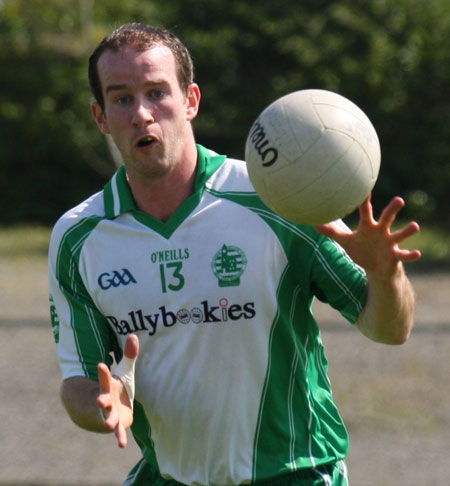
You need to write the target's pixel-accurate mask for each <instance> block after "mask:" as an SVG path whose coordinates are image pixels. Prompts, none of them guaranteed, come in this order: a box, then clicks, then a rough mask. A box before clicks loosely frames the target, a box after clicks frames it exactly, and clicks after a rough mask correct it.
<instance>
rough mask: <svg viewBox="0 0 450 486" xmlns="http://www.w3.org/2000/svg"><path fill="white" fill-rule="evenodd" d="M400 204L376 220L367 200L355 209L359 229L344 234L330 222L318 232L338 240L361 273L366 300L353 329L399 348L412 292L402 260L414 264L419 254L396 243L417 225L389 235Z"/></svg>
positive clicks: (390, 206)
mask: <svg viewBox="0 0 450 486" xmlns="http://www.w3.org/2000/svg"><path fill="white" fill-rule="evenodd" d="M404 204H405V203H404V201H403V200H402V199H401V198H398V197H397V198H394V199H393V200H392V201H391V202H390V203H389V204H388V206H386V208H385V209H384V210H383V212H382V214H381V216H380V219H379V221H378V222H377V221H375V220H374V218H373V212H372V205H371V203H370V197H369V198H367V199H366V201H364V203H363V204H362V205H361V207H360V209H359V213H360V222H359V226H358V229H357V231H354V232H353V233H345V232H344V231H341V230H340V229H338V228H337V227H335V226H334V225H333V224H331V223H330V224H326V225H323V226H318V227H317V228H316V229H317V230H318V231H320V232H321V233H322V234H324V235H325V236H328V237H330V238H333V239H334V240H336V241H337V242H338V243H339V244H340V245H341V246H342V247H343V248H344V249H345V250H346V251H347V253H348V254H349V255H350V257H351V258H352V259H353V260H354V261H355V262H356V263H357V264H359V265H360V266H361V267H363V268H364V269H365V271H366V274H367V279H368V297H367V303H366V305H365V307H364V309H363V310H362V312H361V314H360V315H359V318H358V320H357V322H356V326H357V327H358V329H359V330H360V331H361V332H362V333H363V334H364V335H365V336H367V337H369V338H370V339H372V340H373V341H377V342H382V343H385V344H402V343H403V342H405V341H406V340H407V339H408V336H409V333H410V332H411V329H412V327H413V317H414V309H415V303H414V293H413V291H412V287H411V285H410V283H409V281H408V279H407V277H406V275H405V271H404V268H403V262H408V261H409V262H411V261H415V260H418V259H419V258H420V252H419V251H418V250H413V251H409V250H402V249H400V248H399V247H398V244H399V243H401V242H402V241H404V240H406V239H407V238H408V237H410V236H412V235H413V234H415V233H416V232H417V231H419V226H418V225H417V223H410V224H408V225H407V226H406V227H404V228H402V229H400V230H398V231H395V232H393V233H391V227H392V224H393V223H394V221H395V218H396V217H397V214H398V212H399V211H400V210H401V209H402V207H403V206H404Z"/></svg>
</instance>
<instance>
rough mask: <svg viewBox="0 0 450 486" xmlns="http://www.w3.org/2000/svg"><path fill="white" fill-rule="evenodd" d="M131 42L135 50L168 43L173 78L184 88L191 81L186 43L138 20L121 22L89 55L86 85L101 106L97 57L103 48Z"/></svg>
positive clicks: (144, 49) (127, 44)
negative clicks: (174, 74)
mask: <svg viewBox="0 0 450 486" xmlns="http://www.w3.org/2000/svg"><path fill="white" fill-rule="evenodd" d="M126 46H132V47H134V48H135V49H136V50H138V51H146V50H147V49H151V48H153V47H156V46H166V47H168V48H169V49H170V50H171V52H172V54H173V55H174V57H175V63H176V70H177V78H178V82H179V83H180V87H181V89H182V90H183V91H184V92H185V93H187V89H188V87H189V85H190V84H192V83H193V81H194V66H193V62H192V58H191V55H190V53H189V51H188V49H187V48H186V46H185V45H184V44H183V43H182V42H181V41H180V39H178V37H177V36H175V35H174V34H173V33H172V32H170V31H168V30H166V29H164V28H162V27H154V26H152V25H147V24H143V23H139V22H133V23H130V24H125V25H122V26H121V27H119V28H118V29H116V30H114V32H112V33H111V34H110V35H108V36H107V37H105V38H104V39H103V40H102V41H101V42H100V44H99V45H98V46H97V48H96V49H95V50H94V52H93V53H92V55H91V57H90V58H89V85H90V87H91V91H92V94H93V95H94V98H95V100H96V101H97V102H98V103H99V105H100V106H101V107H102V109H104V107H105V101H104V99H103V92H102V86H101V83H100V78H99V75H98V60H99V58H100V56H101V55H102V54H103V53H104V52H105V51H106V50H108V49H109V50H112V51H114V52H118V51H120V49H122V48H123V47H126Z"/></svg>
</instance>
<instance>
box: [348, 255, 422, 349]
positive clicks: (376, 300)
mask: <svg viewBox="0 0 450 486" xmlns="http://www.w3.org/2000/svg"><path fill="white" fill-rule="evenodd" d="M367 278H368V297H367V303H366V305H365V307H364V309H363V310H362V312H361V314H360V316H359V318H358V321H357V322H356V326H357V327H358V328H359V329H360V331H361V332H362V333H363V334H364V335H365V336H367V337H368V338H370V339H372V340H373V341H377V342H380V343H384V344H403V343H404V342H405V341H406V340H407V339H408V337H409V334H410V332H411V329H412V327H413V324H414V310H415V299H414V292H413V289H412V287H411V284H410V282H409V280H408V279H407V277H406V275H405V272H404V268H403V265H402V264H401V263H400V262H399V264H398V267H397V271H396V272H395V273H394V274H393V275H392V276H390V277H389V278H380V277H379V276H378V275H372V274H370V273H368V275H367Z"/></svg>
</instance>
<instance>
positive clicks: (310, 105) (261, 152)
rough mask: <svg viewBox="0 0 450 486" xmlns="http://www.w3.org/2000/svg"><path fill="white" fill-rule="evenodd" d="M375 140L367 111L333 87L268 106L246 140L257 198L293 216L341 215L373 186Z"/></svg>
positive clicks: (318, 219) (309, 220) (317, 220)
mask: <svg viewBox="0 0 450 486" xmlns="http://www.w3.org/2000/svg"><path fill="white" fill-rule="evenodd" d="M380 159H381V151H380V143H379V140H378V136H377V133H376V131H375V128H374V127H373V125H372V123H371V122H370V120H369V118H368V117H367V115H366V114H365V113H364V112H363V111H362V110H361V109H360V108H359V107H358V106H356V105H355V104H354V103H353V102H352V101H350V100H348V99H347V98H345V97H344V96H341V95H339V94H337V93H334V92H331V91H325V90H317V89H307V90H301V91H296V92H293V93H290V94H287V95H285V96H283V97H281V98H279V99H277V100H276V101H274V102H273V103H271V104H270V105H269V106H268V107H267V108H265V109H264V110H263V111H262V112H261V114H260V115H259V116H258V118H257V119H256V121H255V122H254V123H253V125H252V127H251V129H250V132H249V134H248V137H247V141H246V145H245V160H246V162H247V166H248V172H249V176H250V180H251V182H252V184H253V186H254V188H255V190H256V192H257V193H258V195H259V196H260V198H261V199H262V201H263V202H264V203H265V204H266V205H267V206H269V208H271V209H272V210H274V211H275V212H276V213H278V214H279V215H281V216H283V217H284V218H286V219H289V220H291V221H294V222H296V223H302V224H307V225H320V224H324V223H328V222H331V221H334V220H336V219H340V218H344V217H345V216H347V215H348V214H350V213H351V212H353V211H354V210H355V209H356V208H357V207H358V206H359V205H360V204H361V203H362V202H363V201H364V200H365V199H366V197H367V196H368V195H369V193H370V192H371V191H372V189H373V187H374V185H375V182H376V180H377V177H378V172H379V168H380Z"/></svg>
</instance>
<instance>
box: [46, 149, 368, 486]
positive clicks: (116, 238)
mask: <svg viewBox="0 0 450 486" xmlns="http://www.w3.org/2000/svg"><path fill="white" fill-rule="evenodd" d="M198 153H199V155H198V169H197V175H196V182H195V190H194V193H193V194H192V195H191V197H190V198H189V199H188V200H186V201H185V202H184V204H183V205H182V206H181V207H180V208H178V210H177V211H176V212H175V213H174V214H173V216H172V217H171V218H170V219H169V220H168V221H167V222H165V223H164V222H161V221H159V220H157V219H155V218H153V217H152V216H150V215H148V214H146V213H143V212H141V211H139V210H138V209H137V208H136V205H135V203H134V200H133V197H132V194H131V190H130V188H129V185H128V182H127V177H126V171H125V168H124V167H121V168H120V169H119V170H118V171H117V172H116V174H115V175H114V176H113V177H112V179H111V180H110V181H109V182H108V184H107V185H106V186H105V188H104V189H103V191H101V192H99V193H97V194H95V195H94V196H92V197H91V198H89V199H88V200H86V201H85V202H83V203H82V204H80V205H79V206H77V207H76V208H74V209H72V210H70V211H69V212H68V213H66V214H65V215H64V216H63V217H62V218H61V219H60V220H59V221H58V222H57V224H56V225H55V228H54V231H53V234H52V238H51V244H50V258H49V261H50V264H49V266H50V271H49V281H50V293H51V314H52V322H53V327H54V335H55V340H56V343H57V353H58V357H59V362H60V366H61V371H62V375H63V378H69V377H72V376H79V375H81V376H86V377H89V378H92V379H97V363H98V362H100V361H103V362H106V363H107V364H109V365H111V364H112V362H113V356H114V357H115V359H116V360H120V358H121V355H122V349H123V347H124V344H125V341H126V338H127V336H128V335H129V334H130V333H135V334H136V335H138V337H139V341H140V352H139V356H138V359H137V363H136V396H135V405H134V424H133V426H132V431H133V434H134V437H135V439H136V441H137V443H138V444H139V446H140V447H141V449H142V452H143V455H144V457H145V458H146V460H147V462H149V463H150V464H151V465H152V466H153V467H154V468H155V470H157V471H159V473H160V474H161V475H162V476H163V477H165V478H173V479H175V480H176V481H179V482H180V483H182V484H186V485H220V486H223V485H238V484H243V483H244V484H245V483H249V482H251V481H255V480H260V479H265V478H272V477H276V476H277V475H281V474H286V473H288V472H291V471H297V470H299V469H303V468H312V467H315V466H316V465H322V464H328V463H331V462H334V461H337V460H340V459H342V458H344V457H345V456H346V454H347V452H348V436H347V432H346V429H345V426H344V424H343V421H342V419H341V417H340V415H339V412H338V410H337V408H336V406H335V404H334V402H333V398H332V391H331V386H330V382H329V379H328V376H327V370H328V364H327V360H326V357H325V354H324V350H323V345H322V340H321V336H320V331H319V328H318V325H317V323H316V321H315V319H314V317H313V315H312V311H311V307H312V304H313V301H314V298H315V297H318V298H319V299H321V300H322V301H325V302H329V303H330V304H331V305H332V306H333V307H335V308H336V309H338V310H339V311H340V312H341V313H342V314H343V315H344V316H345V317H346V318H347V319H348V320H349V321H350V322H355V321H356V319H357V317H358V315H359V313H360V311H361V309H362V307H363V306H364V304H365V299H366V287H367V281H366V277H365V275H364V272H363V270H362V269H361V268H360V267H358V266H357V265H355V264H354V263H353V262H352V261H351V260H350V258H349V257H348V256H347V255H346V253H345V252H344V251H343V249H342V248H340V247H339V246H338V245H337V244H336V243H335V242H333V241H332V240H330V239H328V238H326V237H324V236H323V235H321V234H319V233H318V232H316V231H315V230H314V229H313V228H312V227H309V226H302V225H298V224H294V223H291V222H289V221H287V220H285V219H283V218H281V217H280V216H278V215H277V214H275V213H274V212H273V211H271V210H269V209H268V208H267V207H266V206H265V205H264V204H263V203H262V202H261V200H260V199H259V198H258V196H257V195H256V193H255V191H254V189H253V187H252V185H251V183H250V181H249V178H248V175H247V171H246V164H245V162H243V161H239V160H234V159H230V158H227V157H225V156H219V155H217V154H215V153H214V152H211V151H209V150H207V149H205V148H204V147H202V146H200V145H198Z"/></svg>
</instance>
